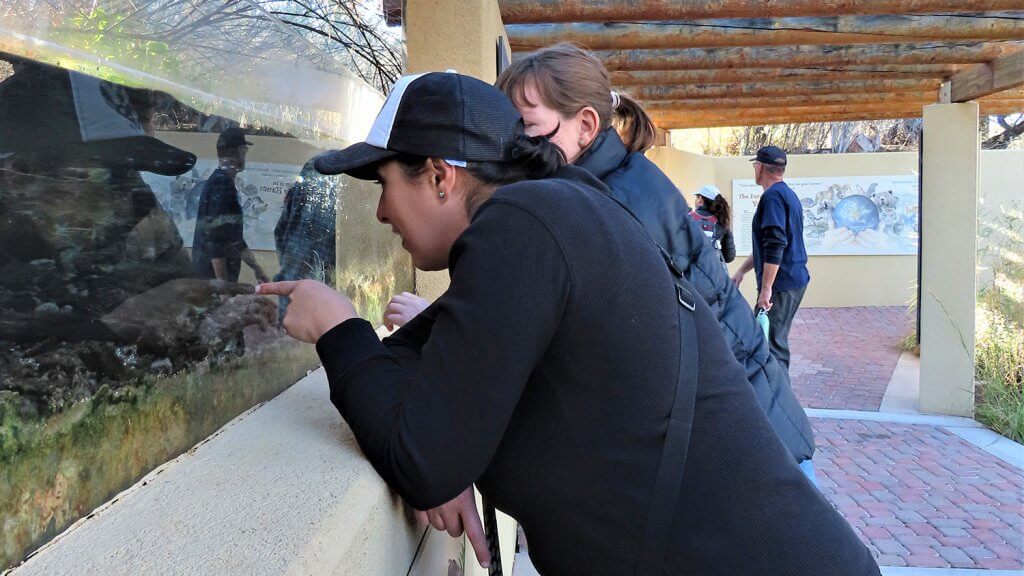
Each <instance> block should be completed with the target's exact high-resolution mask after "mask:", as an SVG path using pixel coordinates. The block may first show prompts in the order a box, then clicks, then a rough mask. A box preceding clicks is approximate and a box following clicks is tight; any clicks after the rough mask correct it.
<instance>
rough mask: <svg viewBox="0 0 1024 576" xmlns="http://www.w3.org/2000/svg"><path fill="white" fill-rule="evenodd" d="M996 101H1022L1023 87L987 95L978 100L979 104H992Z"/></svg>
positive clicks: (1023, 97)
mask: <svg viewBox="0 0 1024 576" xmlns="http://www.w3.org/2000/svg"><path fill="white" fill-rule="evenodd" d="M997 100H1024V87H1021V88H1013V89H1010V90H1004V91H1002V92H996V93H995V94H989V95H988V96H985V97H983V98H979V99H978V101H979V102H994V101H997Z"/></svg>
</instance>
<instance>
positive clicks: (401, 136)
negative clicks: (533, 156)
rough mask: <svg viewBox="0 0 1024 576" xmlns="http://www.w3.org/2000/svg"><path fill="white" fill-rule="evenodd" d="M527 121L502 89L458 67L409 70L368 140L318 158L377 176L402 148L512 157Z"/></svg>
mask: <svg viewBox="0 0 1024 576" xmlns="http://www.w3.org/2000/svg"><path fill="white" fill-rule="evenodd" d="M521 121H522V118H521V117H520V115H519V112H518V111H516V108H515V106H514V105H513V104H512V101H511V100H509V99H508V97H507V96H505V94H503V93H502V92H501V91H500V90H498V89H497V88H495V87H494V86H491V85H490V84H487V83H486V82H483V81H481V80H477V79H476V78H473V77H470V76H465V75H462V74H457V73H455V72H429V73H426V74H414V75H411V76H403V77H401V78H399V79H398V81H397V82H395V86H394V88H392V89H391V93H390V94H388V98H387V100H385V101H384V106H383V107H382V108H381V110H380V113H378V114H377V119H376V120H374V122H373V127H372V128H371V129H370V134H369V135H368V136H367V137H366V141H365V142H360V143H358V144H353V145H351V146H349V147H348V148H345V149H343V150H331V151H328V152H324V153H323V154H320V155H319V156H317V157H316V158H314V159H313V166H314V167H315V168H316V170H317V171H318V172H320V173H322V174H348V175H349V176H353V177H355V178H359V179H361V180H376V179H377V165H379V164H380V163H381V162H383V161H385V160H387V159H389V158H392V157H394V156H396V155H398V154H401V153H405V154H413V155H417V156H428V157H432V158H443V159H445V160H447V161H448V163H449V164H453V165H456V166H463V167H465V165H466V162H467V161H472V162H509V161H512V160H513V157H512V146H513V143H514V141H515V135H516V130H517V126H518V125H519V123H520V122H521Z"/></svg>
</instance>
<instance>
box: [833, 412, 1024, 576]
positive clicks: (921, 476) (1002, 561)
mask: <svg viewBox="0 0 1024 576" xmlns="http://www.w3.org/2000/svg"><path fill="white" fill-rule="evenodd" d="M813 423H814V428H815V431H816V443H817V445H818V452H817V454H816V456H815V458H814V461H815V466H816V467H817V469H818V478H819V481H820V483H821V489H822V491H823V492H824V493H825V495H826V496H827V497H828V498H829V499H830V500H831V501H832V502H833V504H835V505H836V507H837V508H838V509H839V510H840V512H842V514H843V516H845V517H846V519H847V520H849V522H850V523H851V524H852V525H853V527H854V529H855V530H857V531H858V533H859V534H860V536H861V538H862V539H863V540H864V541H865V543H867V544H868V545H869V546H870V547H871V548H872V552H874V553H875V554H876V558H877V559H878V562H879V564H881V565H883V566H916V567H936V568H939V567H952V568H986V569H1021V568H1024V472H1022V471H1021V470H1020V469H1017V468H1014V467H1013V466H1011V465H1009V464H1007V463H1006V462H1003V461H1002V460H1000V459H998V458H996V457H995V456H992V455H991V454H989V453H987V452H985V451H983V450H980V449H979V448H977V447H975V446H974V445H972V444H970V443H968V442H965V441H964V440H962V439H960V438H959V437H958V436H955V435H954V434H951V433H950V432H948V431H946V430H945V429H943V428H942V427H939V426H924V425H909V424H895V423H888V422H870V421H864V420H832V419H820V418H815V419H813Z"/></svg>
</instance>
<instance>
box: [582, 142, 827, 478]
mask: <svg viewBox="0 0 1024 576" xmlns="http://www.w3.org/2000/svg"><path fill="white" fill-rule="evenodd" d="M576 165H577V166H579V167H581V168H585V169H586V170H587V171H589V172H590V173H591V174H593V175H595V176H597V177H598V178H599V179H600V180H601V181H602V182H604V183H605V184H606V185H607V186H608V187H609V188H611V190H612V195H613V196H614V197H615V198H616V199H617V200H618V201H620V202H622V203H623V204H625V205H626V206H627V207H628V208H629V209H630V210H631V211H632V212H633V213H634V214H636V216H637V218H639V219H640V221H641V222H643V224H644V227H645V228H647V231H648V233H649V234H651V236H652V237H653V238H654V240H655V241H656V242H658V244H661V246H662V248H664V249H665V250H666V251H667V252H668V253H669V254H670V255H671V256H672V258H673V259H674V260H675V262H676V264H677V265H678V266H679V267H680V268H681V269H683V271H684V273H685V274H686V278H687V280H689V281H690V283H691V284H693V286H694V287H695V288H696V289H697V290H698V291H699V292H700V294H701V296H702V297H703V298H704V301H705V302H707V303H708V305H709V306H710V307H711V311H712V312H713V313H714V314H715V317H716V318H718V322H719V324H720V325H721V327H722V331H723V332H725V338H726V341H727V342H728V343H729V346H730V347H731V348H732V352H733V354H735V355H736V359H737V360H739V362H740V364H742V365H743V367H744V368H745V369H746V373H747V380H749V381H750V385H751V386H753V388H754V394H755V395H756V396H757V400H758V402H759V403H760V404H761V407H762V408H764V411H765V413H766V414H767V415H768V420H769V421H770V422H771V424H772V427H773V428H775V432H776V433H777V434H778V435H779V437H780V438H781V439H782V442H783V443H784V444H785V445H786V447H787V448H789V451H790V452H792V453H793V455H794V456H795V457H796V460H797V461H798V462H802V461H804V460H807V459H809V458H811V456H813V455H814V432H813V431H812V430H811V423H810V421H809V420H808V419H807V414H805V413H804V409H803V408H802V407H801V406H800V402H799V401H797V399H796V396H795V395H794V394H793V389H792V387H791V386H790V382H789V375H788V374H787V373H786V371H785V369H784V368H783V367H782V366H781V365H780V364H779V363H778V362H777V361H776V360H775V357H774V356H772V355H771V353H770V352H769V350H768V343H767V342H766V341H765V339H764V335H763V333H762V331H761V328H760V326H759V325H758V324H757V321H756V320H755V319H754V313H753V311H752V310H751V309H750V305H749V304H748V303H747V301H746V300H744V299H743V296H742V295H741V294H740V292H739V290H737V289H736V286H735V285H733V283H732V280H731V279H730V278H729V275H728V273H727V272H726V270H725V269H724V268H723V267H722V263H721V260H720V259H719V256H718V253H717V251H716V250H715V248H714V246H712V245H711V243H710V242H708V241H707V239H706V238H705V236H704V233H703V232H702V231H701V229H700V226H699V225H698V224H697V223H696V222H694V221H693V220H692V219H691V218H690V216H689V213H690V208H689V206H688V205H687V204H686V200H685V199H684V198H683V195H682V194H680V193H679V190H678V189H677V188H676V186H675V184H673V183H672V181H671V180H669V179H668V177H667V176H665V174H664V173H663V172H662V171H661V170H660V169H659V168H658V167H657V166H656V165H655V164H654V163H653V162H651V161H650V160H649V159H648V158H647V157H646V156H644V155H643V154H641V153H639V152H634V153H630V152H628V151H627V150H626V146H625V145H624V144H623V143H622V140H621V139H620V138H619V135H618V134H617V133H616V132H615V130H614V129H612V128H609V129H607V130H605V131H604V132H603V133H601V134H600V135H599V136H598V137H597V140H595V141H594V143H593V145H591V147H590V148H589V149H588V150H587V151H586V152H585V153H584V154H583V156H581V158H580V159H579V160H577V162H576Z"/></svg>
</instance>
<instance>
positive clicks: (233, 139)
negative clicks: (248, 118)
mask: <svg viewBox="0 0 1024 576" xmlns="http://www.w3.org/2000/svg"><path fill="white" fill-rule="evenodd" d="M242 146H252V142H249V141H248V140H246V139H245V130H242V129H241V128H228V129H227V130H225V131H223V132H221V133H220V136H218V137H217V148H218V149H220V148H239V147H242Z"/></svg>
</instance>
